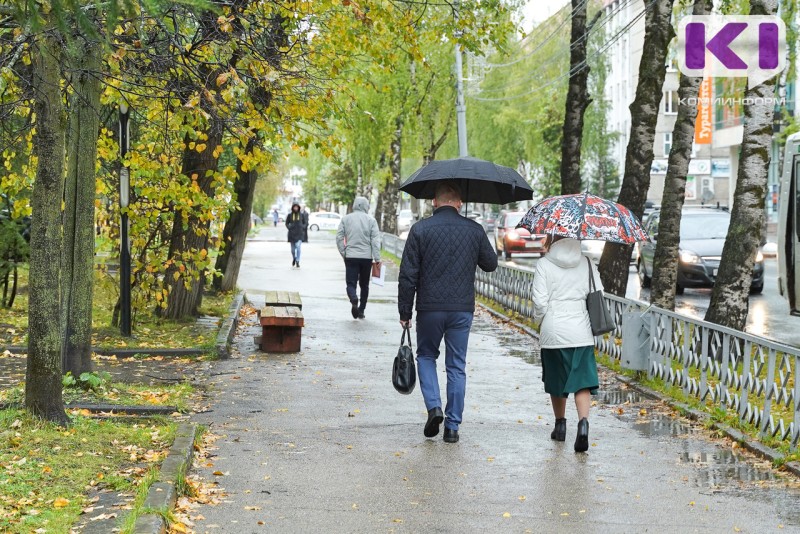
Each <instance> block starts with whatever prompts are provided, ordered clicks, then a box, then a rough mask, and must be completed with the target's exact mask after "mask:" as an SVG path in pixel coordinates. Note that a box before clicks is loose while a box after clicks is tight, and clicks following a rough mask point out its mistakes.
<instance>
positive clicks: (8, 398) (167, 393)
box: [0, 383, 195, 413]
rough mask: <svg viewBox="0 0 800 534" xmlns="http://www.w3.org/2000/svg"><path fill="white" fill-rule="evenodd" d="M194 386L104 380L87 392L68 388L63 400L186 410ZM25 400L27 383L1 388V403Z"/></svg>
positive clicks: (16, 403) (19, 403) (15, 403)
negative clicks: (103, 382)
mask: <svg viewBox="0 0 800 534" xmlns="http://www.w3.org/2000/svg"><path fill="white" fill-rule="evenodd" d="M194 394H195V389H194V387H193V386H192V385H191V384H186V383H183V384H174V385H155V386H150V385H145V384H122V383H105V384H103V385H102V386H101V387H100V388H98V389H97V390H90V391H85V390H83V389H81V388H79V387H65V388H64V390H63V395H64V403H65V404H68V403H83V404H119V405H137V406H175V408H176V410H177V411H179V412H181V413H184V412H188V411H189V403H190V401H191V398H192V396H193V395H194ZM24 399H25V391H24V386H23V385H19V386H16V387H13V388H9V389H2V390H0V403H2V404H14V405H22V404H23V402H24Z"/></svg>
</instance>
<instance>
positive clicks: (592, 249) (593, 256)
mask: <svg viewBox="0 0 800 534" xmlns="http://www.w3.org/2000/svg"><path fill="white" fill-rule="evenodd" d="M605 244H606V242H605V241H600V240H597V239H584V240H581V252H582V253H583V255H584V256H586V257H587V258H589V259H590V260H592V261H593V262H595V263H600V256H602V255H603V248H604V247H605Z"/></svg>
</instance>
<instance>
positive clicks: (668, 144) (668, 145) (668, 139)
mask: <svg viewBox="0 0 800 534" xmlns="http://www.w3.org/2000/svg"><path fill="white" fill-rule="evenodd" d="M670 150H672V132H667V133H665V134H664V157H665V158H668V157H669V152H670Z"/></svg>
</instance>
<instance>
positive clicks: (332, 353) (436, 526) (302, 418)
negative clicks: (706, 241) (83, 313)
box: [193, 228, 800, 533]
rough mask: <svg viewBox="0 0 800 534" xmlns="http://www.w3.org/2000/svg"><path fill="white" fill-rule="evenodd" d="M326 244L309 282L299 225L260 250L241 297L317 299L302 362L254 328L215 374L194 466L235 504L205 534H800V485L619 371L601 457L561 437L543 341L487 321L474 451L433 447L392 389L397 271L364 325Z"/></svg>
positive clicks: (605, 387) (476, 349) (472, 363)
mask: <svg viewBox="0 0 800 534" xmlns="http://www.w3.org/2000/svg"><path fill="white" fill-rule="evenodd" d="M310 237H311V242H310V243H309V244H307V245H304V248H303V258H302V261H301V265H302V269H300V270H293V269H291V268H290V263H291V257H290V254H289V245H288V243H287V242H286V241H285V230H284V229H281V228H278V229H272V228H268V229H265V230H264V231H262V233H261V235H260V238H259V239H258V240H254V241H251V242H250V243H249V244H248V246H247V248H246V250H245V259H244V264H243V266H242V271H241V275H240V278H239V285H240V286H241V287H243V288H245V289H248V290H250V295H251V296H252V298H254V299H256V298H257V295H258V293H257V291H259V290H260V291H263V290H269V289H285V290H294V291H299V292H300V293H301V295H302V298H303V313H304V315H305V317H306V328H305V329H304V334H303V350H302V352H301V353H299V354H286V355H278V354H263V353H260V352H258V351H257V350H255V347H254V345H253V342H252V337H253V336H254V335H256V334H257V333H258V328H257V326H256V324H255V320H254V318H253V320H251V321H250V322H249V323H248V324H244V325H242V327H240V330H239V332H238V335H237V338H236V342H235V350H234V354H233V358H232V359H230V360H227V361H220V362H216V363H215V364H214V365H213V367H214V368H213V369H212V372H213V373H214V374H215V376H213V377H212V378H211V379H210V381H211V385H212V390H213V393H212V403H211V411H210V412H207V413H203V414H198V415H196V416H194V420H195V421H197V422H200V423H204V424H206V425H208V426H209V430H210V431H211V432H213V433H215V434H217V435H219V436H220V438H219V440H218V441H217V442H216V447H218V450H216V451H214V453H215V456H213V457H212V458H211V459H210V461H204V463H203V465H201V466H197V467H196V469H195V472H196V473H199V474H200V475H201V476H202V477H204V478H205V479H206V480H209V481H217V482H218V483H219V485H220V486H221V487H223V488H224V490H225V492H226V497H225V498H224V500H223V502H222V503H221V504H217V505H206V506H202V507H201V508H200V509H199V510H198V511H197V512H198V513H199V514H200V515H201V516H202V518H203V519H200V520H197V521H196V524H195V527H194V528H195V529H196V531H197V532H211V533H216V532H231V533H249V532H264V531H275V532H312V531H317V532H387V531H388V532H476V531H481V530H483V531H487V532H645V531H648V532H792V531H795V532H798V531H800V489H798V487H797V486H798V485H797V482H796V481H795V480H794V479H786V478H782V477H778V476H777V475H775V474H774V473H773V472H771V471H770V470H769V469H768V468H767V466H764V465H759V464H758V463H757V462H755V461H753V460H752V459H745V458H743V457H741V456H739V455H738V454H736V453H735V451H733V449H732V447H731V444H730V443H729V442H723V441H719V442H715V441H714V440H713V439H710V437H709V436H708V435H707V433H706V432H705V431H704V430H702V429H700V428H697V427H691V426H688V425H687V424H685V423H684V422H682V421H680V420H679V419H677V418H676V417H674V416H673V414H671V413H669V410H668V409H666V408H665V407H663V406H660V405H659V404H658V403H656V402H654V401H650V400H646V399H642V398H640V397H639V396H638V395H636V394H635V393H633V392H629V391H626V390H624V389H621V388H620V385H619V383H618V382H617V381H616V380H615V379H614V378H613V376H612V375H610V374H608V373H603V378H602V381H603V383H602V385H601V394H600V395H598V397H597V401H598V403H597V406H595V407H593V408H592V415H591V419H590V420H591V428H590V443H591V447H590V450H589V452H588V454H575V453H574V452H573V450H572V441H573V440H574V433H575V426H576V417H575V413H574V407H573V406H570V407H569V408H570V410H569V411H568V425H569V426H568V429H569V432H568V437H567V442H566V443H556V442H553V441H551V440H550V437H549V435H550V431H551V429H552V414H551V411H550V406H549V404H548V397H547V395H545V393H544V392H543V390H542V383H541V367H540V366H539V363H538V360H537V357H538V348H537V346H536V343H535V340H533V339H532V338H530V337H529V336H527V335H525V334H522V333H519V332H518V331H516V330H514V329H513V328H511V327H509V326H507V325H503V324H500V323H498V322H496V321H495V320H493V319H492V318H491V317H490V316H489V315H488V314H486V313H484V312H480V311H479V312H478V313H477V314H476V318H475V323H474V327H473V333H472V336H471V338H470V351H469V357H468V382H467V401H466V410H465V413H464V422H463V424H462V427H461V431H460V434H461V441H460V442H459V443H457V444H452V445H451V444H446V443H444V442H443V441H442V440H441V434H440V435H439V436H438V437H437V438H435V439H426V438H424V437H423V435H422V427H423V424H424V421H425V409H424V405H423V402H422V397H421V394H420V393H419V390H418V389H417V391H415V392H414V393H413V394H412V395H409V396H402V395H399V394H398V393H396V392H395V391H394V390H393V389H392V386H391V381H390V367H391V362H392V359H393V357H394V355H395V353H396V352H397V347H398V345H399V340H400V333H401V331H400V327H399V325H398V322H397V305H396V295H397V284H396V275H395V276H394V277H393V278H394V280H395V281H394V282H392V281H389V282H387V284H386V286H385V287H384V288H380V287H376V286H373V287H372V295H371V298H370V304H369V306H368V307H367V309H366V317H367V318H366V320H362V321H355V320H353V319H352V318H351V317H350V313H349V303H348V301H347V298H346V296H345V292H344V265H343V262H342V261H341V259H340V258H339V256H338V253H337V252H336V249H335V245H334V242H333V236H332V234H329V233H311V236H310ZM390 278H391V277H390ZM415 346H416V343H415ZM442 371H443V369H442ZM440 379H441V383H442V389H443V390H444V383H445V376H444V373H443V372H442V373H441V375H440ZM215 472H217V473H222V474H221V475H214V474H213V473H215ZM193 515H196V514H193Z"/></svg>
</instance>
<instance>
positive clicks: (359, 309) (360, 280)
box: [336, 197, 381, 319]
mask: <svg viewBox="0 0 800 534" xmlns="http://www.w3.org/2000/svg"><path fill="white" fill-rule="evenodd" d="M336 247H337V248H338V249H339V254H341V255H342V258H344V266H345V284H346V285H347V298H349V299H350V304H351V307H350V313H351V314H352V315H353V319H363V318H364V309H365V308H366V307H367V298H368V297H369V279H370V275H371V274H372V265H373V263H377V264H380V262H381V231H380V230H379V229H378V222H377V221H376V220H375V217H373V216H372V215H370V214H369V200H367V199H366V198H364V197H356V199H355V201H354V202H353V212H352V213H348V214H347V215H345V216H344V217H343V218H342V222H340V223H339V228H338V229H337V230H336ZM356 285H359V286H360V287H361V301H360V302H359V299H358V295H357V294H356Z"/></svg>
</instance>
